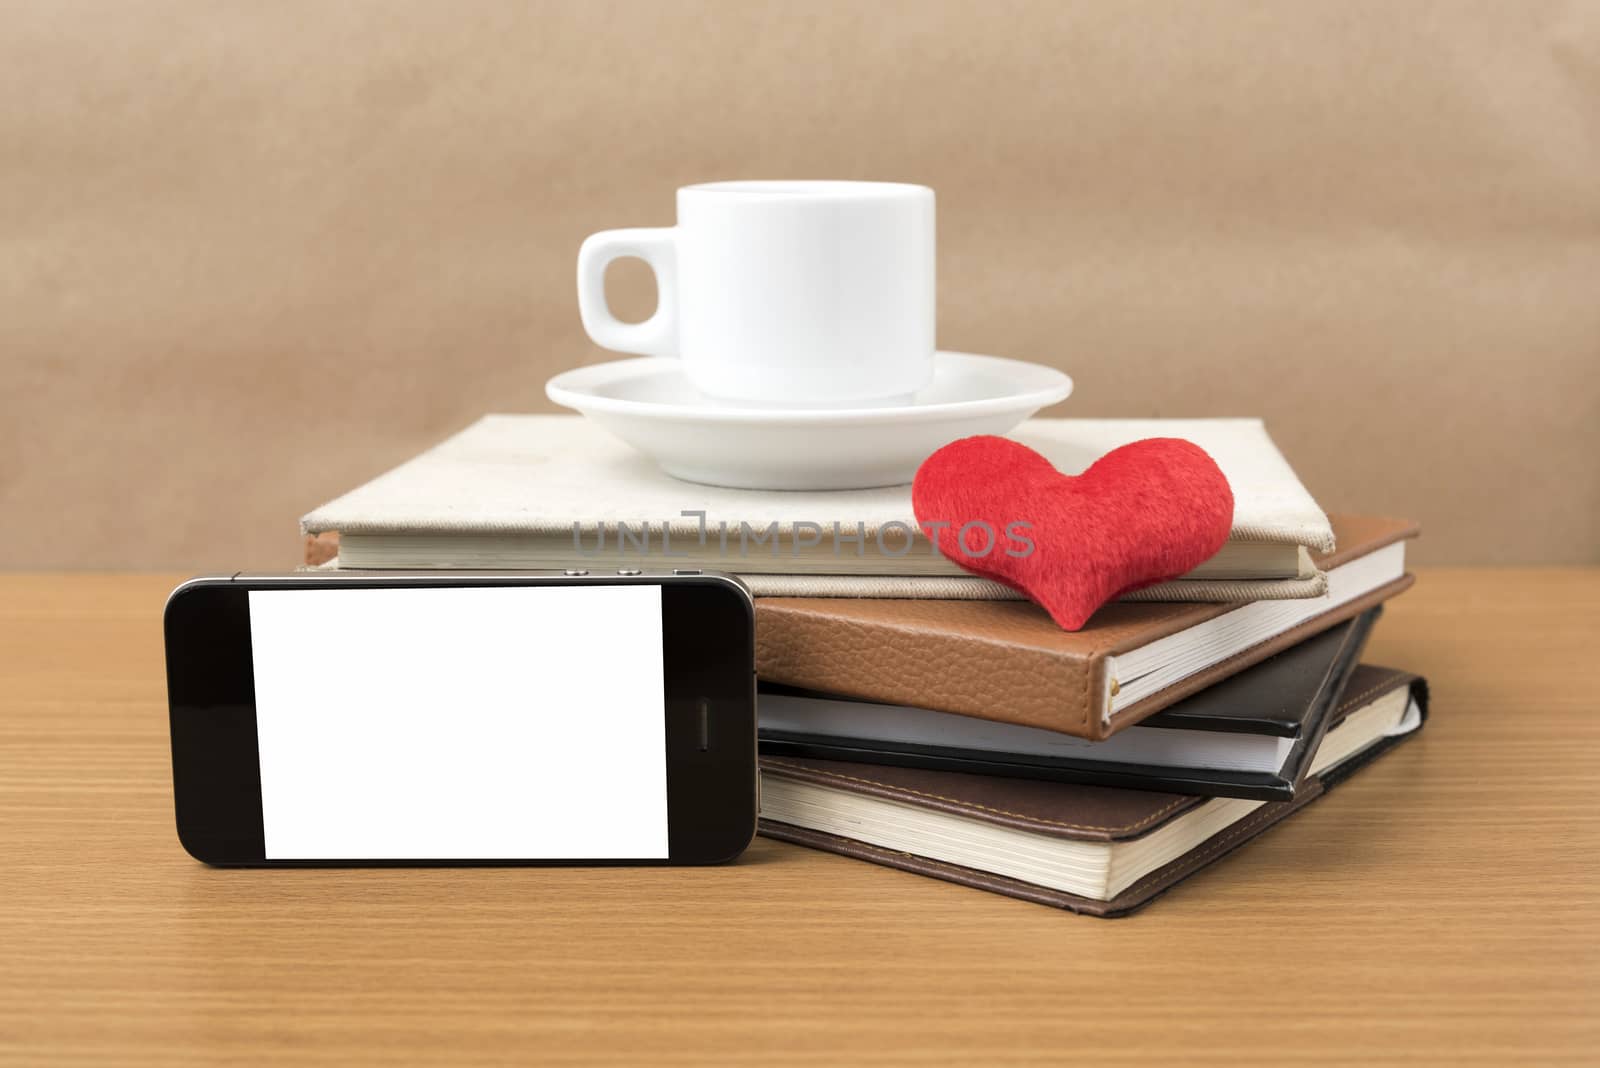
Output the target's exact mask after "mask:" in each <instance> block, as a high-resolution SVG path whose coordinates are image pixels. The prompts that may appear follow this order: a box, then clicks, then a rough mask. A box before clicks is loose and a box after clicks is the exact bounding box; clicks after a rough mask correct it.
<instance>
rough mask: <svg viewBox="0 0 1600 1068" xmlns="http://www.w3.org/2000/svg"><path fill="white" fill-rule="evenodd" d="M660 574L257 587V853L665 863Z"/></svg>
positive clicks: (253, 622)
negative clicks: (485, 583)
mask: <svg viewBox="0 0 1600 1068" xmlns="http://www.w3.org/2000/svg"><path fill="white" fill-rule="evenodd" d="M661 638H662V625H661V587H659V586H646V585H641V586H627V585H619V586H544V587H538V586H520V587H512V586H500V587H480V588H470V589H426V588H414V589H328V590H304V589H302V590H251V591H250V645H251V652H252V655H253V657H254V661H255V666H254V670H255V690H256V733H257V738H258V742H259V746H260V753H261V816H262V825H263V830H264V831H265V835H266V859H268V860H474V859H476V860H583V859H594V860H599V859H606V858H617V859H641V860H642V859H654V858H662V859H664V858H666V856H667V757H666V707H665V705H666V701H665V679H664V675H663V668H662V649H661Z"/></svg>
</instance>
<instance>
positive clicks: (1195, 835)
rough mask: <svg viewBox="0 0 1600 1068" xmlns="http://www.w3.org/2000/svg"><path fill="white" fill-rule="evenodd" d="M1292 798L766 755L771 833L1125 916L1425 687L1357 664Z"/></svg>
mask: <svg viewBox="0 0 1600 1068" xmlns="http://www.w3.org/2000/svg"><path fill="white" fill-rule="evenodd" d="M1346 694H1347V695H1346V697H1345V699H1344V701H1343V702H1342V703H1341V704H1340V706H1339V708H1338V710H1337V712H1336V722H1335V723H1334V724H1333V725H1332V726H1331V727H1329V729H1328V731H1327V733H1326V734H1325V735H1324V736H1323V740H1322V744H1321V746H1320V747H1319V749H1318V752H1317V756H1316V758H1315V760H1314V761H1313V763H1312V767H1311V771H1310V773H1309V777H1308V779H1307V781H1306V782H1305V783H1304V784H1303V785H1302V786H1301V788H1300V790H1299V791H1298V792H1297V793H1296V795H1295V799H1294V800H1293V801H1286V802H1262V801H1252V800H1245V799H1241V798H1232V797H1214V798H1204V797H1191V796H1186V795H1182V794H1164V793H1154V792H1148V791H1143V790H1124V789H1118V788H1115V787H1108V786H1085V785H1078V784H1071V783H1050V782H1038V781H1033V780H1028V779H1014V778H1002V777H994V776H984V775H969V774H966V773H963V772H953V771H928V770H922V769H913V768H900V767H883V766H877V765H869V764H848V763H842V762H835V761H826V760H809V759H803V758H789V757H763V758H762V760H761V791H762V793H761V833H762V834H764V835H766V836H767V837H769V838H778V839H782V840H784V841H789V842H796V843H798V844H800V845H807V846H812V847H815V848H817V849H825V850H829V851H831V852H835V853H842V854H844V855H846V856H850V857H856V858H858V859H861V860H870V861H873V862H875V863H878V864H883V865H886V866H888V867H891V868H901V869H904V870H905V871H910V872H916V873H918V874H921V875H930V876H933V877H935V878H939V879H945V880H948V881H950V882H955V883H961V884H963V885H966V886H973V887H977V888H978V889H981V890H990V891H993V892H995V893H1000V894H1008V895H1010V896H1012V897H1018V898H1023V899H1025V900H1028V901H1035V902H1039V903H1041V904H1045V905H1054V906H1057V907H1059V908H1064V909H1070V910H1072V911H1074V912H1083V913H1088V914H1091V915H1095V916H1121V915H1124V914H1126V913H1129V912H1132V911H1134V910H1135V909H1138V908H1140V907H1142V906H1144V905H1146V904H1148V903H1149V902H1150V901H1151V900H1152V899H1153V898H1155V897H1156V896H1157V895H1159V894H1161V893H1162V892H1163V891H1165V890H1167V889H1169V888H1170V887H1172V886H1173V885H1174V884H1175V883H1177V882H1179V881H1180V880H1182V879H1184V878H1186V877H1187V876H1189V875H1192V874H1193V873H1194V872H1196V871H1198V870H1199V869H1201V868H1203V867H1205V866H1206V865H1208V864H1211V863H1213V862H1215V861H1216V860H1218V859H1220V858H1221V857H1223V856H1224V855H1226V854H1227V853H1229V852H1231V851H1232V850H1234V849H1235V848H1237V847H1238V846H1240V845H1242V844H1243V843H1244V842H1246V841H1248V840H1250V839H1251V838H1253V837H1255V836H1256V835H1257V834H1259V833H1261V832H1262V831H1263V830H1265V829H1266V828H1268V827H1270V826H1272V825H1273V824H1274V823H1277V822H1278V821H1279V820H1281V819H1283V818H1284V817H1286V816H1288V815H1290V814H1291V813H1293V812H1295V811H1297V810H1298V809H1300V808H1301V807H1302V806H1304V805H1307V804H1310V803H1311V802H1312V801H1314V800H1316V799H1317V798H1318V797H1321V796H1322V795H1323V794H1324V793H1326V792H1327V791H1328V789H1329V788H1330V787H1331V786H1333V785H1334V784H1335V783H1337V782H1339V781H1341V780H1342V779H1344V778H1345V777H1346V776H1348V775H1349V774H1350V773H1351V772H1353V771H1355V770H1356V769H1357V768H1359V767H1360V766H1362V765H1363V764H1365V763H1367V762H1368V761H1370V760H1372V759H1373V758H1374V757H1376V756H1377V755H1378V754H1379V753H1382V752H1384V751H1386V750H1387V749H1389V748H1390V747H1392V746H1393V745H1395V744H1397V743H1398V742H1400V741H1402V740H1404V739H1405V738H1407V737H1409V736H1411V735H1412V734H1414V733H1415V732H1416V731H1417V729H1418V728H1420V727H1421V725H1422V723H1423V720H1424V719H1425V718H1426V716H1427V709H1428V690H1427V685H1426V683H1424V681H1423V680H1422V679H1420V678H1418V677H1417V676H1415V675H1411V674H1408V673H1406V672H1403V671H1396V670H1394V669H1392V668H1380V667H1372V666H1369V665H1365V664H1363V665H1361V666H1360V667H1359V668H1357V669H1356V671H1355V673H1354V675H1352V677H1351V680H1350V684H1349V687H1348V689H1347V691H1346Z"/></svg>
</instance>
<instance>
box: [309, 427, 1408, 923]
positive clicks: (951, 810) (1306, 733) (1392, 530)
mask: <svg viewBox="0 0 1600 1068" xmlns="http://www.w3.org/2000/svg"><path fill="white" fill-rule="evenodd" d="M1012 436H1013V437H1016V438H1017V439H1019V440H1021V441H1024V442H1026V443H1027V444H1029V445H1030V446H1032V447H1034V448H1035V449H1037V450H1038V451H1040V452H1041V453H1043V454H1044V455H1045V456H1046V457H1048V458H1049V459H1050V460H1051V461H1052V462H1053V463H1054V464H1055V465H1056V466H1057V467H1058V468H1059V469H1060V470H1062V471H1064V472H1066V473H1069V474H1070V473H1075V472H1077V471H1081V470H1082V469H1083V468H1084V467H1086V466H1087V465H1088V464H1089V463H1092V462H1093V461H1094V460H1095V459H1096V458H1097V457H1098V456H1100V455H1102V454H1103V453H1105V452H1106V451H1109V450H1110V449H1112V448H1115V447H1116V446H1118V445H1121V444H1124V443H1126V442H1128V441H1133V440H1137V439H1139V438H1144V437H1154V436H1168V437H1183V438H1187V439H1189V440H1192V441H1194V442H1195V443H1196V444H1199V445H1200V446H1201V447H1203V448H1205V449H1206V450H1207V451H1208V452H1209V453H1210V454H1211V455H1212V456H1213V458H1215V459H1216V460H1217V462H1218V464H1219V466H1220V467H1221V468H1222V470H1223V471H1224V473H1225V474H1227V476H1228V478H1229V482H1230V484H1231V486H1232V488H1233V491H1234V498H1235V512H1234V530H1233V536H1232V538H1231V539H1230V541H1229V543H1228V545H1227V546H1226V547H1225V548H1224V549H1223V550H1222V551H1221V552H1220V553H1218V554H1217V555H1216V556H1215V557H1213V558H1212V560H1210V561H1208V562H1207V563H1206V564H1205V565H1203V566H1202V567H1201V568H1199V569H1197V570H1196V571H1195V572H1192V573H1190V574H1188V575H1185V576H1183V577H1182V578H1181V579H1179V580H1177V581H1174V582H1168V583H1164V584H1162V585H1159V586H1155V587H1151V588H1148V589H1145V590H1141V591H1139V592H1138V593H1137V594H1135V595H1134V597H1133V599H1128V600H1124V601H1121V602H1118V603H1114V604H1110V605H1107V606H1106V607H1104V608H1102V609H1101V610H1100V611H1099V612H1098V613H1096V615H1095V616H1094V618H1093V619H1092V620H1091V621H1090V622H1089V624H1088V625H1087V626H1086V627H1085V628H1084V629H1082V630H1081V631H1078V632H1070V633H1069V632H1066V631H1063V630H1062V629H1061V628H1059V627H1058V626H1056V624H1054V623H1053V622H1052V621H1051V620H1050V618H1049V617H1048V616H1047V615H1046V614H1045V613H1044V612H1043V611H1042V610H1041V609H1039V608H1037V607H1036V606H1034V605H1032V604H1029V603H1027V602H1026V601H1022V600H1019V599H1017V596H1016V594H1014V593H1013V592H1012V591H1010V590H1009V589H1007V588H1005V587H1003V586H998V585H996V584H994V583H991V582H988V581H986V580H983V579H979V578H975V577H973V576H970V575H967V574H965V573H964V572H962V571H960V569H958V568H956V567H955V566H954V565H953V564H951V563H950V562H949V561H948V560H945V559H943V558H942V557H940V556H938V555H937V554H936V553H935V552H934V551H933V549H932V546H931V544H930V543H929V542H928V541H927V539H926V538H925V537H924V536H922V534H920V533H918V530H917V524H916V521H915V518H914V517H913V516H912V514H911V504H910V494H909V488H908V487H904V486H901V487H891V488H886V489H880V490H853V491H840V492H816V493H812V492H800V493H797V492H785V493H763V492H758V491H751V490H734V489H720V488H716V487H709V486H700V485H694V484H690V483H685V482H680V481H677V480H675V479H672V478H670V477H668V476H666V475H664V474H662V473H660V472H659V471H658V470H657V469H656V468H655V467H654V466H653V465H652V464H651V463H650V461H649V460H647V459H646V458H644V457H642V456H639V455H637V454H635V453H633V452H632V451H631V450H629V449H628V448H627V447H626V446H624V445H621V444H620V443H617V442H615V441H614V440H613V439H611V438H610V437H609V436H608V435H606V434H605V433H604V432H603V431H602V430H600V429H599V428H597V427H594V426H593V425H591V424H588V423H585V422H584V421H583V420H582V419H581V418H579V417H574V416H509V415H497V416H488V417H485V418H484V419H483V420H480V421H479V422H478V423H476V424H474V425H473V426H472V427H469V428H468V429H467V430H465V431H463V432H462V433H460V434H458V435H456V436H455V437H453V438H451V439H449V440H448V441H446V442H444V443H442V444H441V445H439V446H437V447H436V448H434V449H432V450H429V451H428V452H426V453H424V454H423V455H421V456H419V457H417V458H416V459H414V460H412V461H410V462H408V463H406V464H404V465H402V466H400V467H398V468H396V469H395V470H393V471H390V472H389V473H387V474H385V475H382V476H380V477H379V478H377V479H375V480H373V481H372V482H370V483H368V484H366V485H364V486H362V487H359V488H358V489H356V490H353V491H352V492H350V493H348V494H346V495H344V496H343V497H340V498H338V499H337V500H335V501H332V502H330V503H329V504H327V505H324V506H323V507H321V508H319V509H317V510H316V511H314V512H312V513H310V514H309V515H307V516H306V517H305V518H304V519H303V520H302V527H303V530H304V532H305V534H306V536H307V562H308V564H309V565H311V566H318V567H329V568H331V567H337V568H354V569H373V568H380V569H386V568H406V569H415V568H461V569H485V568H489V569H507V568H513V569H515V568H529V569H543V568H566V567H581V568H586V569H598V568H618V567H656V568H663V567H665V568H691V569H692V568H703V569H716V570H721V571H729V572H732V573H735V574H738V575H740V576H741V577H743V578H744V579H745V581H746V582H747V584H748V585H749V586H750V587H751V589H752V591H753V592H754V593H755V594H756V595H757V600H756V606H757V607H756V641H757V673H758V676H759V679H760V686H761V693H760V699H759V706H760V708H759V710H760V721H761V722H760V737H761V752H762V758H761V769H762V770H761V774H762V802H761V815H762V821H761V829H762V833H764V834H766V835H768V836H770V837H773V838H781V839H784V840H787V841H792V842H798V843H801V844H804V845H808V846H814V847H817V848H821V849H828V850H832V851H834V852H838V853H843V854H846V855H849V856H852V857H858V858H861V859H863V860H870V861H873V862H876V863H879V864H883V865H887V866H889V867H895V868H902V869H905V870H908V871H913V872H917V873H920V874H923V875H931V876H936V877H938V878H942V879H947V880H950V881H954V882H959V883H964V884H967V885H970V886H975V887H980V888H982V889H985V890H990V891H995V892H999V893H1004V894H1009V895H1012V896H1015V897H1020V898H1026V899H1028V900H1032V901H1037V902H1042V903H1046V904H1051V905H1056V906H1060V907H1064V908H1068V909H1072V910H1075V911H1079V912H1085V913H1092V914H1096V915H1105V916H1111V915H1120V914H1123V913H1126V912H1129V911H1131V910H1133V909H1136V908H1138V907H1140V906H1142V905H1144V904H1145V903H1147V902H1148V901H1150V900H1151V899H1152V898H1154V897H1155V896H1156V895H1158V894H1160V893H1161V892H1162V891H1163V890H1165V889H1167V888H1168V887H1170V886H1172V885H1173V884H1174V883H1176V882H1177V881H1179V880H1181V879H1183V878H1184V877H1185V876H1187V875H1189V874H1191V873H1192V872H1194V871H1195V870H1197V869H1198V868H1200V867H1202V866H1204V865H1206V864H1209V863H1211V862H1212V861H1214V860H1216V859H1217V858H1219V857H1221V856H1222V855H1224V854H1225V853H1227V852H1229V851H1230V850H1232V849H1233V848H1235V847H1236V846H1238V845H1240V844H1242V843H1243V842H1245V841H1246V840H1248V839H1249V838H1251V837H1253V836H1254V835H1255V834H1257V833H1259V832H1260V831H1262V830H1263V829H1265V828H1266V827H1269V826H1271V825H1272V824H1273V823H1276V822H1277V821H1278V820H1280V819H1283V818H1284V817H1285V816H1288V815H1289V814H1290V813H1292V812H1294V811H1295V810H1297V809H1298V808H1300V807H1301V806H1302V805H1305V804H1308V803H1309V802H1311V801H1313V800H1316V799H1317V798H1318V797H1320V796H1321V795H1322V794H1324V793H1325V792H1327V790H1328V789H1329V788H1330V787H1331V786H1333V785H1334V784H1335V783H1337V782H1338V781H1340V780H1341V779H1343V778H1344V777H1345V776H1347V775H1349V774H1350V773H1351V772H1352V771H1354V770H1355V769H1356V768H1358V767H1359V766H1361V765H1362V764H1364V763H1366V762H1367V761H1369V760H1371V759H1372V758H1373V757H1375V756H1376V755H1378V754H1379V753H1381V752H1383V751H1384V750H1386V749H1388V748H1389V747H1391V746H1392V745H1394V744H1396V743H1397V742H1398V741H1400V740H1402V739H1404V738H1406V737H1408V736H1410V735H1411V734H1413V733H1414V732H1415V731H1416V730H1417V729H1418V728H1419V727H1420V726H1421V724H1422V721H1423V718H1424V717H1425V715H1426V713H1427V699H1428V698H1427V687H1426V684H1425V683H1424V682H1423V680H1421V679H1419V678H1417V677H1416V676H1413V675H1410V674H1408V673H1406V672H1403V671H1398V670H1394V669H1390V668H1381V667H1375V666H1372V665H1367V664H1362V663H1361V654H1362V649H1363V646H1364V644H1365V642H1366V639H1367V636H1368V634H1369V633H1370V631H1371V629H1372V627H1373V625H1374V622H1375V620H1376V618H1377V616H1378V614H1379V612H1380V611H1381V604H1382V602H1384V601H1385V600H1387V599H1388V598H1389V597H1392V596H1394V595H1395V594H1397V593H1400V592H1401V591H1403V590H1404V589H1406V588H1407V587H1408V586H1409V585H1410V584H1411V581H1412V579H1411V577H1410V575H1409V574H1407V572H1406V569H1405V545H1406V542H1407V540H1408V539H1410V538H1411V537H1413V536H1414V535H1415V534H1416V533H1417V530H1416V527H1415V525H1414V524H1411V523H1409V522H1405V521H1400V520H1393V519H1384V518H1376V517H1370V516H1334V517H1332V519H1331V520H1330V519H1329V518H1328V517H1326V516H1325V515H1324V514H1323V512H1322V511H1321V509H1319V508H1318V507H1317V505H1316V503H1315V501H1314V500H1313V499H1312V498H1311V496H1310V494H1308V493H1307V492H1306V490H1305V489H1304V487H1303V486H1302V485H1301V484H1300V482H1299V480H1298V479H1297V478H1296V477H1295V475H1294V472H1293V470H1292V469H1291V467H1290V466H1289V464H1288V463H1287V462H1286V461H1285V460H1284V458H1283V456H1282V455H1281V454H1280V453H1279V451H1278V449H1277V448H1276V446H1275V445H1274V444H1273V442H1272V440H1271V438H1270V437H1269V436H1268V435H1267V433H1266V431H1265V429H1264V428H1263V427H1262V425H1261V424H1260V422H1259V421H1256V420H1045V419H1036V420H1033V421H1031V422H1028V423H1026V424H1024V425H1023V426H1022V427H1021V428H1020V429H1019V430H1018V431H1017V432H1016V433H1015V434H1013V435H1012Z"/></svg>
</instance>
